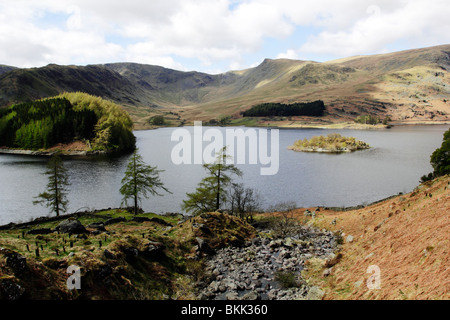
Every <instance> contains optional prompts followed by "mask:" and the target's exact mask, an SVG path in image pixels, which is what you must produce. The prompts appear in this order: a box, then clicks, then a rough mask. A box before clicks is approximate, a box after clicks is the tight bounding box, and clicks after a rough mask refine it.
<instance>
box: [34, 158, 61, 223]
mask: <svg viewBox="0 0 450 320" xmlns="http://www.w3.org/2000/svg"><path fill="white" fill-rule="evenodd" d="M45 174H46V175H48V184H47V190H46V191H44V192H43V193H41V194H39V195H38V196H37V197H36V198H37V199H38V200H35V201H33V204H43V205H45V206H47V207H48V208H50V209H51V212H54V213H55V214H56V216H59V215H60V214H61V213H64V212H66V211H67V205H68V203H69V201H68V200H67V186H68V185H69V182H68V175H67V169H66V168H65V167H64V164H63V161H62V160H61V157H60V155H59V154H58V153H56V154H55V155H53V156H52V157H51V158H50V160H49V161H48V164H47V171H46V172H45Z"/></svg>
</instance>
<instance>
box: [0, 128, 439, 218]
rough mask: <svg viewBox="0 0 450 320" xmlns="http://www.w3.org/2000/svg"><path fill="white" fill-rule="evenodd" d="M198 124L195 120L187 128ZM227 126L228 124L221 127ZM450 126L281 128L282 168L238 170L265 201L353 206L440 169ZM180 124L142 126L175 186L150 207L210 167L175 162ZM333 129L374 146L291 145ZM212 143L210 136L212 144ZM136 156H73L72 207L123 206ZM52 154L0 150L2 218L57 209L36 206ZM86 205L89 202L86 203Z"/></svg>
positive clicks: (161, 207)
mask: <svg viewBox="0 0 450 320" xmlns="http://www.w3.org/2000/svg"><path fill="white" fill-rule="evenodd" d="M187 129H189V130H192V128H187ZM219 129H220V130H225V129H224V128H219ZM447 129H448V126H441V125H439V126H437V125H436V126H401V127H394V128H392V129H390V130H381V131H377V130H374V131H370V130H332V131H331V130H320V129H295V130H294V129H292V130H280V168H279V171H278V174H277V175H275V176H262V175H260V166H259V165H238V167H239V168H240V169H241V170H242V171H243V172H244V175H243V177H242V178H237V181H238V182H242V183H244V184H245V186H246V187H251V188H255V189H256V190H258V192H259V193H260V195H261V199H262V201H263V205H264V206H265V207H269V206H270V205H274V204H276V203H279V202H282V201H295V202H296V203H297V205H298V206H302V207H303V206H304V207H309V206H338V207H340V206H353V205H359V204H368V203H370V202H373V201H376V200H379V199H382V198H385V197H388V196H390V195H393V194H397V193H399V192H404V193H405V192H409V191H411V190H412V189H413V188H414V187H415V186H417V185H418V181H419V179H420V177H421V176H422V175H424V174H426V173H428V172H430V171H431V170H432V168H431V166H430V163H429V160H430V155H431V153H432V152H433V151H434V150H435V149H436V148H438V147H439V146H440V145H441V143H442V135H443V133H444V132H445V131H446V130H447ZM173 130H174V129H171V128H165V129H158V130H150V131H137V132H135V135H136V137H137V145H138V147H139V149H140V153H141V155H142V156H143V159H144V161H146V162H147V163H148V164H150V165H152V166H155V165H156V166H158V168H159V169H162V170H165V171H164V172H163V173H161V180H162V181H163V182H164V183H165V186H166V187H167V188H168V189H169V190H170V191H171V192H172V194H166V195H165V196H163V197H150V198H149V199H144V201H143V203H142V206H143V208H144V210H146V211H153V212H156V213H163V212H180V204H181V202H182V200H184V199H185V195H186V193H187V192H192V191H194V190H195V188H196V187H197V184H198V182H199V181H200V180H201V178H202V177H203V176H204V174H205V172H204V169H203V168H202V166H201V165H174V164H173V163H172V161H171V151H172V148H173V147H174V146H175V145H176V144H177V142H172V141H171V139H170V137H171V133H172V131H173ZM332 132H337V133H340V134H342V135H344V136H353V137H356V138H357V139H360V140H363V141H365V142H367V143H369V144H370V145H371V146H372V149H369V150H363V151H357V152H354V153H345V154H318V153H299V152H294V151H290V150H287V147H288V146H289V145H291V144H292V143H293V142H294V141H295V140H298V139H304V138H310V137H312V136H315V135H324V134H328V133H332ZM206 144H207V143H205V145H206ZM128 158H129V156H122V157H116V158H96V159H79V160H67V161H65V163H64V164H65V166H66V168H67V169H68V172H69V177H70V178H69V181H70V186H69V190H70V192H69V195H68V199H69V212H75V211H76V210H78V209H80V208H86V207H87V208H90V209H103V208H109V207H111V208H113V207H119V206H120V204H121V195H120V193H119V188H120V183H121V180H122V178H123V175H124V172H125V168H126V164H127V161H128ZM45 170H46V159H45V158H39V157H37V158H33V157H29V156H28V157H27V156H13V155H0V224H6V223H9V222H20V221H23V222H25V221H29V220H30V219H33V218H35V217H40V216H47V215H49V210H48V209H47V208H45V207H42V206H33V204H32V201H33V197H35V196H37V195H38V194H39V193H40V192H42V191H44V190H45V187H46V184H47V177H46V176H45V175H44V174H43V173H44V172H45ZM83 210H84V209H83Z"/></svg>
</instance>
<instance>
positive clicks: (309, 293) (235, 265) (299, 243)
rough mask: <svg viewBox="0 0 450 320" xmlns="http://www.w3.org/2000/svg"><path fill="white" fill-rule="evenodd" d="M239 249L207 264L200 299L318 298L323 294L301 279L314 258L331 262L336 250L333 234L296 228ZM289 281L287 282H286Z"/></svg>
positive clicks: (224, 252)
mask: <svg viewBox="0 0 450 320" xmlns="http://www.w3.org/2000/svg"><path fill="white" fill-rule="evenodd" d="M261 234H262V236H258V237H256V238H254V239H253V240H252V241H251V242H247V243H246V244H245V245H244V246H242V247H227V248H223V249H220V250H218V251H217V252H216V254H215V255H213V256H211V257H210V258H209V259H208V260H207V262H206V272H207V277H208V278H209V279H210V280H211V281H208V282H204V283H200V284H199V285H200V287H201V288H202V289H201V291H200V294H199V296H198V298H199V299H203V300H259V299H261V300H299V299H321V298H322V296H323V292H322V291H321V290H320V289H319V288H318V287H315V286H313V287H310V286H309V285H308V284H307V283H306V281H305V280H304V279H303V278H302V276H301V271H302V270H303V268H304V266H305V262H306V261H307V260H309V259H311V258H313V257H318V258H322V259H332V258H334V257H335V253H334V252H336V250H337V249H338V246H339V245H338V241H337V239H336V236H335V234H334V233H332V232H330V231H326V230H325V229H324V230H318V229H314V228H311V227H307V226H299V228H298V230H297V232H295V233H294V234H291V235H290V236H289V237H284V238H278V239H268V238H267V237H265V236H264V232H263V233H260V235H261ZM289 279H290V280H289Z"/></svg>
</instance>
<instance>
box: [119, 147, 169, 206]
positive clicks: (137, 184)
mask: <svg viewBox="0 0 450 320" xmlns="http://www.w3.org/2000/svg"><path fill="white" fill-rule="evenodd" d="M138 152H139V150H138V149H136V150H135V151H134V153H133V155H132V156H131V158H130V161H129V162H128V166H127V170H126V171H125V176H124V177H123V179H122V187H121V188H120V193H121V194H122V195H123V199H122V204H125V205H128V200H129V199H132V200H133V203H134V213H135V214H137V213H138V209H139V203H140V202H141V198H142V196H143V197H145V198H146V199H148V193H150V194H151V195H153V196H154V195H158V196H162V194H159V193H158V192H157V190H158V189H162V190H164V191H166V192H169V193H170V191H169V190H167V189H166V188H165V187H164V184H163V183H162V182H161V180H160V177H159V174H160V173H161V172H163V171H164V170H158V169H157V167H152V166H149V165H146V164H145V162H144V160H143V159H142V156H141V155H140V154H139V153H138Z"/></svg>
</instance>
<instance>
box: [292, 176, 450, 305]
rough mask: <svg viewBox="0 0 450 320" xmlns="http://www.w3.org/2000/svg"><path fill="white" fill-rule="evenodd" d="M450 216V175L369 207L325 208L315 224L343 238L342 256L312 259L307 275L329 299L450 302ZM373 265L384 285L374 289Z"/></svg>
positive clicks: (317, 216)
mask: <svg viewBox="0 0 450 320" xmlns="http://www.w3.org/2000/svg"><path fill="white" fill-rule="evenodd" d="M311 210H313V209H311ZM301 211H302V210H299V212H298V216H299V217H301V216H302V213H301ZM449 212H450V177H449V176H448V175H447V176H443V177H440V178H438V179H436V180H433V181H431V182H427V183H426V184H422V185H420V186H419V187H417V188H416V189H415V190H414V191H413V192H411V193H409V194H405V195H399V196H396V197H394V198H392V199H389V200H386V201H382V202H379V203H376V204H373V205H370V206H368V207H365V208H361V209H356V210H350V211H335V210H332V209H325V210H320V212H317V215H316V218H315V219H314V221H313V220H311V221H310V223H312V224H313V225H315V226H319V227H323V228H327V229H331V230H334V231H336V232H340V233H341V234H342V242H343V246H342V250H341V252H340V253H341V256H340V259H337V260H335V261H324V260H320V259H314V260H311V261H310V262H309V264H308V266H307V268H306V270H305V272H304V273H305V276H306V277H308V278H309V279H310V282H311V283H314V284H317V285H319V286H320V287H321V288H323V289H324V290H325V292H326V294H325V299H383V300H415V299H420V300H425V299H430V300H433V299H437V300H448V299H450V283H449V279H450V270H449V268H448V264H449V263H450V255H449V252H448V248H449V247H450V233H449V230H450V229H449V228H450V225H449V221H448V213H449ZM302 219H305V218H302ZM308 219H310V218H308ZM373 265H376V266H378V267H379V268H380V275H381V277H380V280H381V287H380V289H373V290H369V289H368V287H367V285H366V283H367V281H368V280H369V277H370V276H371V275H372V273H370V272H369V273H367V270H368V268H369V267H370V266H373ZM329 268H332V269H329ZM325 270H328V271H327V272H325Z"/></svg>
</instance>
